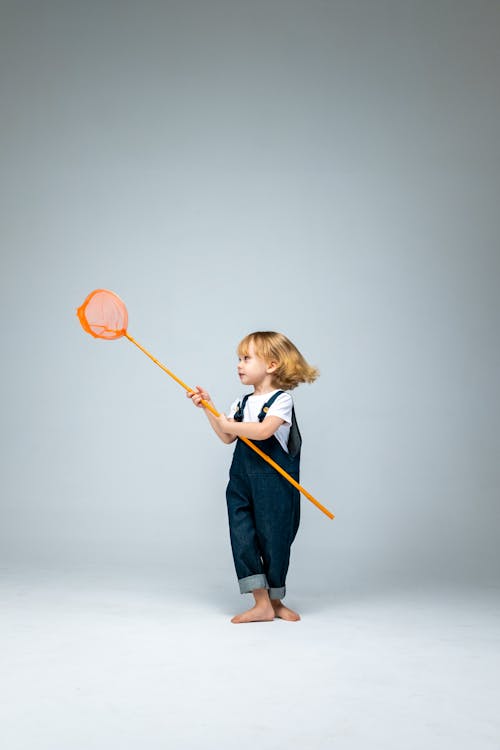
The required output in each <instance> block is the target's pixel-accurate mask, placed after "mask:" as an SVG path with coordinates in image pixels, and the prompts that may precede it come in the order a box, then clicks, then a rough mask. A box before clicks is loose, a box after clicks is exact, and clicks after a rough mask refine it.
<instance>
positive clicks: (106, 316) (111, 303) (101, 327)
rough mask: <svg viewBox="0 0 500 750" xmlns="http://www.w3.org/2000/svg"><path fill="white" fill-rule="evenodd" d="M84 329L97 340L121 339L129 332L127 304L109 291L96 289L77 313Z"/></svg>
mask: <svg viewBox="0 0 500 750" xmlns="http://www.w3.org/2000/svg"><path fill="white" fill-rule="evenodd" d="M76 314H77V315H78V318H79V320H80V323H81V324H82V328H83V330H84V331H86V332H87V333H90V335H91V336H94V337H95V338H97V339H108V340H109V339H119V338H120V337H121V336H124V335H125V333H126V332H127V325H128V313H127V308H126V307H125V303H124V302H123V300H121V299H120V297H119V296H118V295H117V294H115V293H114V292H110V291H109V289H95V290H94V291H93V292H91V293H90V294H89V296H88V297H87V298H86V300H85V302H84V303H83V305H81V306H80V307H79V308H78V310H77V311H76Z"/></svg>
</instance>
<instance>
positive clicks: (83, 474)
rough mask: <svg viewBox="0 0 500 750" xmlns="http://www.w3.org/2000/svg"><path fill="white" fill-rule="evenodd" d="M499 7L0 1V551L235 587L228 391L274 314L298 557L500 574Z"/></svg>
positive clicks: (338, 583)
mask: <svg viewBox="0 0 500 750" xmlns="http://www.w3.org/2000/svg"><path fill="white" fill-rule="evenodd" d="M499 20H500V18H499V15H498V8H497V7H496V5H494V4H493V5H492V4H491V3H487V2H480V3H475V4H471V3H467V2H458V3H457V2H453V3H450V2H439V3H426V2H423V3H422V2H420V3H417V2H410V3H408V2H405V3H390V2H388V3H365V2H356V3H338V2H333V3H323V2H314V3H312V4H311V3H308V4H305V3H300V2H271V3H268V2H266V3H260V2H257V3H243V2H236V3H234V2H224V1H222V0H221V1H220V2H209V3H205V2H188V3H181V2H167V3H149V4H148V3H146V5H144V6H143V5H141V6H140V7H139V6H137V5H136V4H134V3H104V4H102V3H88V4H86V5H85V6H82V5H80V4H77V3H72V2H69V3H57V2H44V3H36V4H35V3H33V4H30V3H21V4H19V3H9V2H4V3H3V4H2V24H1V32H0V33H1V36H2V44H1V52H0V55H1V61H0V69H1V74H0V75H1V84H2V102H3V104H2V110H3V118H2V122H3V124H2V131H1V136H0V138H1V144H0V145H1V153H2V170H1V176H0V180H1V189H2V230H1V231H2V249H1V261H2V275H1V284H2V295H1V304H2V308H3V312H2V316H1V326H2V360H3V365H2V370H1V377H2V390H3V393H4V405H3V410H2V411H3V415H2V422H3V430H2V436H3V446H2V452H1V461H2V470H1V477H2V480H1V481H2V503H1V519H2V522H1V525H0V535H1V555H2V559H3V561H4V562H5V563H10V562H16V563H18V562H23V563H26V564H31V563H33V564H34V565H38V564H41V563H43V564H52V563H53V564H55V565H56V566H60V565H63V566H67V565H70V566H71V565H73V564H75V565H80V564H85V563H87V562H93V563H95V562H96V561H99V563H101V562H102V563H103V564H108V563H109V564H112V565H114V564H119V565H124V566H132V567H134V568H136V566H138V565H144V566H146V567H148V566H149V567H154V568H156V570H157V571H158V572H159V573H160V575H162V576H165V577H169V576H171V575H172V574H173V571H174V570H175V575H176V576H177V575H179V574H180V573H181V572H182V574H184V573H186V574H187V575H188V577H189V576H191V575H192V571H191V569H192V570H194V571H197V572H196V573H195V574H196V575H197V576H198V577H199V576H202V577H204V578H205V579H206V581H207V582H210V581H215V580H217V581H219V582H221V581H224V585H227V586H231V585H232V583H233V582H232V578H231V575H227V572H224V571H226V569H227V567H228V566H230V564H231V560H230V558H229V557H228V539H227V530H226V517H225V512H226V511H225V505H224V503H225V501H224V487H225V482H226V477H227V468H228V465H229V462H230V451H231V449H229V450H228V449H227V447H226V446H223V445H222V444H219V443H218V441H217V438H216V437H215V436H214V435H213V434H211V430H210V429H209V426H208V424H206V423H205V422H206V420H205V418H204V416H203V415H202V414H201V413H199V412H198V411H195V410H194V409H192V408H190V405H189V404H188V402H187V399H185V398H184V395H183V391H182V389H180V388H179V387H178V386H177V385H176V384H175V383H174V382H173V381H171V380H170V379H169V378H168V377H167V376H166V375H164V374H163V373H161V371H160V370H159V369H158V368H156V367H155V366H154V365H153V364H152V363H151V362H150V361H149V360H147V358H145V357H143V355H141V354H140V353H139V352H138V351H137V350H136V349H135V348H134V347H133V346H131V345H130V344H129V343H128V342H126V341H124V340H122V341H119V342H113V343H108V342H96V341H94V340H92V339H91V338H90V337H87V336H84V335H83V332H82V331H81V330H80V329H79V326H78V323H77V319H76V317H75V309H76V307H77V306H78V305H79V304H81V302H82V301H83V299H84V297H85V296H86V295H87V293H88V292H90V291H91V290H92V289H94V288H96V287H107V288H110V289H113V290H114V291H116V292H117V293H118V294H120V296H122V297H123V299H124V300H125V302H126V304H127V306H128V309H129V316H130V322H129V330H130V332H131V333H132V335H134V336H135V337H136V338H137V339H138V340H139V341H140V342H141V343H143V345H145V346H146V347H148V348H149V349H150V350H151V351H152V352H153V354H155V356H156V357H157V358H158V359H160V360H161V361H163V362H164V363H165V364H167V366H169V367H170V368H171V369H172V370H173V371H174V372H176V373H177V374H178V375H179V376H180V377H182V378H183V379H184V380H186V381H187V382H188V383H190V384H193V385H194V384H198V383H200V384H202V385H204V386H206V387H207V388H208V389H209V390H210V392H211V394H212V396H213V398H214V400H215V402H216V404H217V405H218V408H219V409H220V410H223V411H224V410H227V408H228V406H229V403H230V402H231V401H232V399H233V398H235V397H236V396H237V395H239V393H240V390H241V387H240V383H239V381H238V380H237V377H236V374H235V373H236V369H235V367H236V354H235V348H236V345H237V343H238V341H239V340H240V338H242V336H243V335H245V334H246V333H247V332H249V331H251V330H257V329H271V330H281V331H283V332H285V333H286V334H287V335H288V336H289V337H290V338H291V339H292V340H293V341H294V342H296V344H297V345H298V347H299V348H300V349H301V350H302V351H303V353H304V355H305V356H306V358H308V359H309V360H310V361H311V362H312V363H314V364H316V365H317V366H318V367H319V368H320V370H321V378H320V379H319V381H317V383H316V384H314V385H312V386H301V387H300V388H299V389H298V390H296V391H295V393H294V396H295V398H296V404H297V412H298V417H299V419H300V424H301V427H302V430H303V435H304V451H303V459H302V481H303V484H304V486H306V488H307V489H309V491H310V492H312V493H313V494H314V495H316V496H317V497H318V499H320V500H321V502H323V503H324V504H325V505H327V506H328V507H329V508H331V509H332V510H333V511H334V513H335V514H336V516H337V517H336V520H335V521H334V522H330V521H328V519H326V517H323V515H322V514H320V512H319V511H317V510H316V509H315V508H314V507H313V506H312V505H310V503H308V501H307V500H305V499H304V500H303V518H302V528H301V533H300V534H299V537H298V539H297V542H296V546H295V557H294V564H293V566H292V571H291V575H293V578H294V580H295V584H296V585H297V586H300V587H302V588H303V589H304V588H307V587H309V585H312V586H314V587H316V588H317V589H318V590H319V591H322V592H325V591H328V592H331V591H332V590H333V591H334V590H335V589H336V588H337V587H343V586H349V587H358V586H361V587H365V586H372V584H373V582H374V581H376V582H377V584H378V585H385V584H391V583H400V582H408V581H410V580H415V581H425V580H429V579H432V580H433V581H437V580H440V581H441V580H442V581H455V582H460V581H464V582H465V581H467V582H485V583H492V582H494V581H497V580H498V573H499V555H498V545H497V540H498V526H499V524H498V521H499V505H498V486H499V484H498V480H499V466H500V464H499V462H498V455H499V450H498V449H499V442H498V430H497V423H498V416H499V414H498V413H499V397H498V376H499V349H498V327H499V326H498V324H499V306H498V281H499V275H498V271H499V265H500V254H499V247H498V229H499V227H498V195H499V176H498V163H499V162H498V159H499V152H498V143H499V140H498V135H499V133H498V122H499V119H498V115H499V108H500V103H499V95H498V94H499V92H498V81H499V76H498V73H499V58H498V49H499V48H500V45H499V44H498V41H499V39H498V35H499V25H498V22H499Z"/></svg>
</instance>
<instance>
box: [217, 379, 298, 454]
mask: <svg viewBox="0 0 500 750" xmlns="http://www.w3.org/2000/svg"><path fill="white" fill-rule="evenodd" d="M277 390H278V388H275V389H274V391H270V392H269V393H263V394H259V395H258V396H249V397H248V398H247V402H246V404H245V410H244V412H243V421H244V422H258V421H259V414H260V412H261V411H262V407H263V406H264V404H265V403H266V402H267V401H269V399H270V398H271V396H272V395H273V393H276V391H277ZM242 400H243V396H242V397H241V398H237V399H236V401H233V403H232V404H231V406H230V409H229V413H228V415H227V416H228V418H229V419H232V418H233V417H234V415H235V413H236V410H237V409H238V403H241V401H242ZM292 409H293V399H292V397H291V396H290V394H289V393H280V395H279V396H278V398H277V399H276V400H275V401H274V403H272V404H271V406H270V407H269V411H268V412H267V414H266V416H269V417H279V418H280V419H283V420H284V424H282V425H280V426H279V427H278V429H277V430H276V432H275V433H274V436H275V438H276V439H277V440H278V442H279V444H280V445H281V447H282V448H283V450H285V451H286V452H287V453H288V447H287V444H288V436H289V434H290V425H291V424H292Z"/></svg>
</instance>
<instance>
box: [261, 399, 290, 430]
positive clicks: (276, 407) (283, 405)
mask: <svg viewBox="0 0 500 750" xmlns="http://www.w3.org/2000/svg"><path fill="white" fill-rule="evenodd" d="M292 410H293V399H292V397H291V396H290V394H289V393H280V395H279V396H278V398H277V399H276V400H275V401H274V403H273V404H271V406H270V407H269V411H268V412H267V414H266V416H268V417H279V418H280V419H282V420H283V421H284V422H287V423H288V424H289V425H291V424H292Z"/></svg>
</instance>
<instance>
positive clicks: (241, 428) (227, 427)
mask: <svg viewBox="0 0 500 750" xmlns="http://www.w3.org/2000/svg"><path fill="white" fill-rule="evenodd" d="M212 416H213V415H212ZM214 421H215V422H217V427H218V428H219V430H221V432H223V433H225V434H227V433H229V436H230V437H231V436H232V438H233V440H234V439H235V438H237V437H246V438H249V440H267V438H270V437H271V435H274V433H275V432H276V430H277V429H278V427H280V425H282V424H284V423H285V420H284V419H281V418H280V417H274V416H272V415H271V416H268V417H265V418H264V419H263V420H262V422H235V421H234V419H228V418H227V417H226V416H225V415H224V414H221V415H220V417H214ZM214 429H215V427H214Z"/></svg>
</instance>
